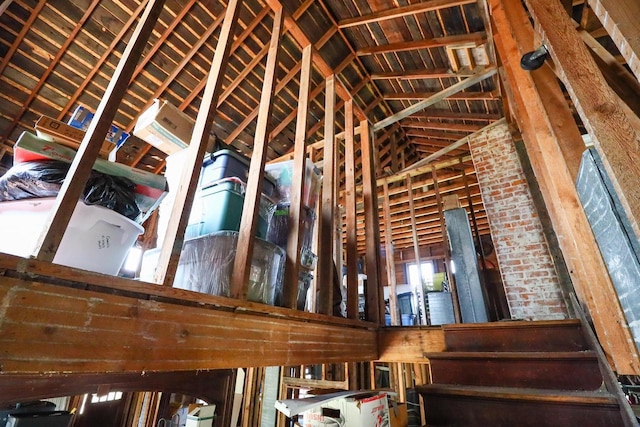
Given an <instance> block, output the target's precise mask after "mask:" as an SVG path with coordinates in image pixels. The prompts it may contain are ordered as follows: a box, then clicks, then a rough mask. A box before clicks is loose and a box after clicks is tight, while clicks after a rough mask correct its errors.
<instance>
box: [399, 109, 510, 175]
mask: <svg viewBox="0 0 640 427" xmlns="http://www.w3.org/2000/svg"><path fill="white" fill-rule="evenodd" d="M505 123H506V119H504V118H502V119H500V120H498V121H496V122H493V123H491V124H489V125H487V126H485V127H483V128H482V129H480V130H478V131H476V132H474V133H472V134H471V135H468V136H465V137H464V138H462V139H460V140H458V141H456V142H454V143H453V144H450V145H448V146H446V147H445V148H443V149H441V150H438V151H436V152H435V153H433V154H431V155H429V156H427V157H425V158H424V159H421V160H419V161H418V162H416V163H414V164H413V165H411V166H409V168H407V169H405V170H404V171H403V172H407V171H411V170H415V169H418V168H422V167H424V166H426V165H428V164H430V163H431V162H433V161H434V160H436V159H438V158H440V157H442V156H443V155H445V154H447V153H450V152H451V151H453V150H455V149H457V148H460V147H463V146H465V145H467V144H468V143H469V138H473V137H474V136H476V135H479V134H480V133H481V132H485V131H487V130H489V129H492V128H493V127H495V126H500V125H504V124H505Z"/></svg>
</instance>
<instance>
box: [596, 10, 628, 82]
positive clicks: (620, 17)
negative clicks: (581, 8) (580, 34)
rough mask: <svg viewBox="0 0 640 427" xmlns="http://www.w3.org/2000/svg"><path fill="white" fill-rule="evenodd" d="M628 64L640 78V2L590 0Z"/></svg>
mask: <svg viewBox="0 0 640 427" xmlns="http://www.w3.org/2000/svg"><path fill="white" fill-rule="evenodd" d="M588 3H589V5H590V6H591V8H592V10H593V12H594V13H595V14H596V16H597V17H598V19H600V22H602V25H603V26H604V28H606V30H607V32H608V33H609V35H610V36H611V39H612V40H613V42H614V43H615V44H616V46H617V47H618V50H619V51H620V53H621V54H622V56H623V57H624V59H625V60H626V61H627V65H628V66H629V68H630V69H631V71H632V72H633V74H635V76H636V78H637V79H638V80H640V58H639V55H640V23H639V22H638V19H637V17H638V16H640V3H638V2H637V1H635V0H615V1H612V0H588Z"/></svg>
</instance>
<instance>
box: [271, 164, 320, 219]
mask: <svg viewBox="0 0 640 427" xmlns="http://www.w3.org/2000/svg"><path fill="white" fill-rule="evenodd" d="M264 170H265V173H266V174H267V175H269V176H270V177H271V178H273V179H274V180H275V182H276V190H275V193H274V195H273V198H274V199H275V200H276V201H277V202H279V203H287V204H289V203H291V188H292V185H293V180H294V176H293V160H288V161H285V162H276V163H269V164H267V165H265V167H264ZM304 177H305V178H304V184H303V186H302V203H303V204H304V205H305V206H306V207H307V208H309V209H311V210H315V208H316V204H317V203H318V198H319V197H320V188H321V187H322V180H321V175H320V173H319V171H318V169H317V168H316V167H315V165H314V164H313V162H312V161H311V160H309V159H306V170H305V175H304Z"/></svg>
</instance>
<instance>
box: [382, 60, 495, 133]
mask: <svg viewBox="0 0 640 427" xmlns="http://www.w3.org/2000/svg"><path fill="white" fill-rule="evenodd" d="M495 73H496V69H495V68H489V69H487V70H485V71H484V72H482V73H481V74H478V75H477V76H475V77H469V78H468V79H465V80H463V81H461V82H458V83H456V84H454V85H451V86H449V87H448V88H446V89H444V90H442V91H441V92H439V93H438V94H437V95H433V96H432V97H431V98H428V99H424V100H422V101H420V102H417V103H416V104H413V105H412V106H410V107H407V108H405V109H404V110H402V111H399V112H397V113H395V114H393V115H392V116H390V117H387V118H386V119H383V120H381V121H379V122H378V123H376V124H375V125H374V126H373V130H374V131H378V130H380V129H383V128H385V127H387V126H389V125H392V124H394V123H395V122H398V121H400V120H402V119H405V118H407V117H409V116H411V115H412V114H414V113H417V112H418V111H421V110H424V109H425V108H427V107H428V106H430V105H433V104H436V103H438V102H440V101H442V100H443V99H446V98H447V97H448V96H450V95H453V94H455V93H458V92H460V91H461V90H464V89H467V88H469V87H471V86H473V85H474V84H477V83H479V82H481V81H483V80H484V79H487V78H489V77H491V76H493V75H494V74H495Z"/></svg>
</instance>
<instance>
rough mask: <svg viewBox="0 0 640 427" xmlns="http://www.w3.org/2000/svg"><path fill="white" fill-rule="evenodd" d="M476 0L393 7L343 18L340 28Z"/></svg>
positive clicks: (339, 23)
mask: <svg viewBox="0 0 640 427" xmlns="http://www.w3.org/2000/svg"><path fill="white" fill-rule="evenodd" d="M475 2H476V0H430V1H423V2H420V3H415V4H411V5H408V6H401V7H396V8H392V9H385V10H381V11H378V12H374V13H370V14H368V15H364V16H357V17H355V18H347V19H342V20H341V21H340V22H338V28H349V27H355V26H358V25H365V24H372V23H374V22H380V21H384V20H388V19H395V18H401V17H403V16H409V15H416V14H419V13H427V12H432V11H435V10H439V9H445V8H448V7H456V6H462V5H465V4H470V3H475Z"/></svg>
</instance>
